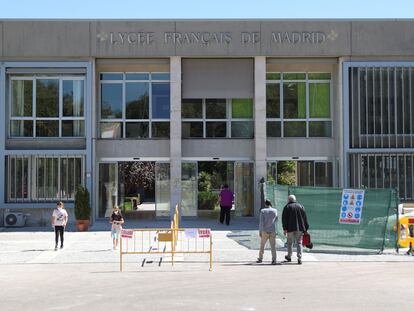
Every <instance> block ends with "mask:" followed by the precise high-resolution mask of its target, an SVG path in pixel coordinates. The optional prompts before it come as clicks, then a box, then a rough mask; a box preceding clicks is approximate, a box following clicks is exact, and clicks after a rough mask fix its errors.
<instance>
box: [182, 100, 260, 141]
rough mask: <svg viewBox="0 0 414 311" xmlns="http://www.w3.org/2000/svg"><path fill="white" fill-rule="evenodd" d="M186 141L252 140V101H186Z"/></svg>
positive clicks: (183, 134) (183, 125)
mask: <svg viewBox="0 0 414 311" xmlns="http://www.w3.org/2000/svg"><path fill="white" fill-rule="evenodd" d="M181 117H182V136H183V138H225V137H232V138H253V136H254V121H253V100H252V99H250V98H233V99H183V101H182V106H181Z"/></svg>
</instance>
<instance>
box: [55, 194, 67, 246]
mask: <svg viewBox="0 0 414 311" xmlns="http://www.w3.org/2000/svg"><path fill="white" fill-rule="evenodd" d="M67 223H68V213H67V212H66V210H65V207H64V205H63V202H60V201H59V202H58V203H57V205H56V208H55V209H54V210H53V214H52V227H54V229H55V251H57V249H58V242H59V236H60V248H63V233H64V231H65V227H66V224H67Z"/></svg>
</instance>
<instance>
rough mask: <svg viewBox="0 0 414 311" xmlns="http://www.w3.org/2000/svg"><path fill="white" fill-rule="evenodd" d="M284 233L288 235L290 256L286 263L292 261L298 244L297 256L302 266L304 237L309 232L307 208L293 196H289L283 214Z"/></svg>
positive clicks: (288, 255) (287, 256) (286, 257)
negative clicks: (294, 247) (293, 249)
mask: <svg viewBox="0 0 414 311" xmlns="http://www.w3.org/2000/svg"><path fill="white" fill-rule="evenodd" d="M282 224H283V232H284V234H285V235H286V234H287V249H288V254H287V255H286V256H285V259H286V261H292V245H293V242H296V246H297V249H296V256H297V257H298V264H299V265H301V264H302V237H303V233H304V232H306V231H308V229H309V224H308V220H307V218H306V213H305V208H304V207H303V206H302V205H300V204H299V203H297V202H296V197H295V196H294V195H293V194H292V195H289V196H288V203H287V204H286V206H285V207H284V208H283V212H282Z"/></svg>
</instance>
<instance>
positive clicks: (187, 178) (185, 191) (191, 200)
mask: <svg viewBox="0 0 414 311" xmlns="http://www.w3.org/2000/svg"><path fill="white" fill-rule="evenodd" d="M197 180H198V178H197V162H183V163H182V164H181V213H182V216H197V196H198V190H197Z"/></svg>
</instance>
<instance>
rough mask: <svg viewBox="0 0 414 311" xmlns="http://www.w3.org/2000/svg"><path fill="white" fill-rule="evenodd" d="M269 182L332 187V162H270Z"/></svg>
mask: <svg viewBox="0 0 414 311" xmlns="http://www.w3.org/2000/svg"><path fill="white" fill-rule="evenodd" d="M267 181H269V182H274V183H277V184H280V185H295V186H311V187H332V186H333V170H332V162H329V161H293V160H287V161H276V162H268V163H267Z"/></svg>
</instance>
